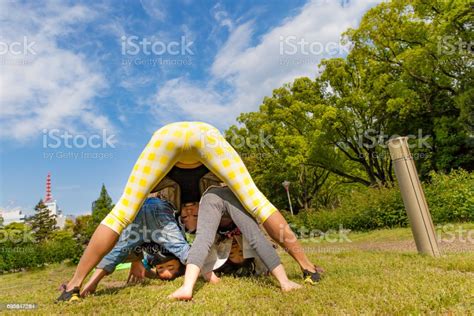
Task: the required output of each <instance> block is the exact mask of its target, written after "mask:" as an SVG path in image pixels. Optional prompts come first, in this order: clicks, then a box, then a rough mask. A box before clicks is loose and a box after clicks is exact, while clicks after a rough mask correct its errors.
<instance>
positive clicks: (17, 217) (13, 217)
mask: <svg viewBox="0 0 474 316" xmlns="http://www.w3.org/2000/svg"><path fill="white" fill-rule="evenodd" d="M0 216H1V217H2V218H3V225H4V226H5V225H8V224H11V223H24V222H25V214H23V212H22V211H21V210H10V211H7V210H0Z"/></svg>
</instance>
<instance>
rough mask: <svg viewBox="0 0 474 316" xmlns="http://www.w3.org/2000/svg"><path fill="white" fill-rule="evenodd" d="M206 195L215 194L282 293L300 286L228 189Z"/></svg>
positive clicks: (211, 191) (216, 190)
mask: <svg viewBox="0 0 474 316" xmlns="http://www.w3.org/2000/svg"><path fill="white" fill-rule="evenodd" d="M207 194H215V195H217V196H218V197H219V198H221V199H222V200H223V204H224V207H225V209H226V210H227V212H228V213H229V215H230V217H231V218H232V220H233V222H234V223H235V225H236V226H237V227H238V228H239V229H240V231H241V232H242V236H243V237H244V238H245V239H247V242H248V243H249V245H250V246H251V247H252V248H253V249H254V250H255V251H256V252H257V255H258V256H259V257H260V258H261V259H262V261H263V263H264V264H265V266H266V267H267V269H268V270H269V271H270V273H271V274H272V275H273V276H274V277H275V278H276V279H277V280H278V282H279V283H280V287H281V289H282V290H283V291H290V290H293V289H297V288H300V287H301V286H300V285H299V284H297V283H295V282H293V281H290V280H289V279H288V276H287V275H286V272H285V269H284V268H283V265H282V264H281V261H280V257H278V254H277V253H276V250H275V249H274V248H273V246H272V245H271V244H270V242H269V241H268V240H267V239H266V238H265V236H264V235H263V233H262V232H261V231H260V228H259V227H258V224H257V222H255V220H254V219H253V218H252V217H251V216H250V214H248V213H247V212H246V211H245V209H244V207H243V206H242V204H241V203H240V202H239V201H238V200H237V198H236V197H235V195H234V194H233V193H232V192H231V191H230V190H229V189H228V188H216V189H211V190H210V191H209V192H208V193H206V195H207Z"/></svg>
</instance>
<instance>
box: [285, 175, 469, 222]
mask: <svg viewBox="0 0 474 316" xmlns="http://www.w3.org/2000/svg"><path fill="white" fill-rule="evenodd" d="M472 188H474V174H473V173H468V172H466V171H464V170H457V171H453V172H452V173H451V174H449V175H446V174H436V173H432V174H431V182H430V183H426V184H424V185H423V189H424V191H425V196H426V199H427V201H428V206H429V207H430V211H431V214H432V217H433V221H434V223H435V224H442V223H447V222H463V221H474V190H473V189H472ZM286 218H287V219H288V222H289V223H290V224H292V226H293V227H295V228H296V231H297V230H298V228H302V227H305V228H306V229H309V230H316V229H317V230H321V231H327V230H329V229H339V227H340V226H341V225H342V227H344V228H345V229H351V230H359V231H365V230H371V229H378V228H390V227H403V226H407V225H408V218H407V215H406V212H405V207H404V205H403V201H402V198H401V195H400V191H399V189H398V187H393V188H381V189H380V188H361V189H358V190H355V191H354V192H352V193H351V194H350V195H349V196H347V197H345V198H344V199H342V201H341V204H340V206H339V207H338V208H336V209H321V210H318V211H315V210H310V211H307V212H300V213H299V214H298V215H296V216H289V215H287V216H286Z"/></svg>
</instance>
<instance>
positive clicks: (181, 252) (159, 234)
mask: <svg viewBox="0 0 474 316" xmlns="http://www.w3.org/2000/svg"><path fill="white" fill-rule="evenodd" d="M150 201H153V204H150V205H146V207H147V208H149V211H147V212H146V213H145V223H146V226H147V228H148V232H149V235H150V236H149V237H150V238H149V239H150V240H151V241H153V242H154V243H156V244H158V245H160V246H161V247H162V248H164V249H165V250H166V251H167V252H169V253H171V254H173V255H175V256H176V257H177V258H178V259H179V261H181V263H182V264H186V260H187V258H188V255H189V250H190V246H189V244H188V242H187V241H186V237H185V235H184V234H183V232H182V231H181V229H180V228H179V226H178V223H177V222H176V219H175V217H174V210H173V207H172V206H171V204H170V203H168V202H166V201H163V200H160V199H151V200H150Z"/></svg>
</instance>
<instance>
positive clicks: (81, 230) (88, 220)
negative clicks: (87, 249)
mask: <svg viewBox="0 0 474 316" xmlns="http://www.w3.org/2000/svg"><path fill="white" fill-rule="evenodd" d="M94 229H95V226H94V224H93V223H92V215H82V216H78V217H76V222H75V224H74V228H73V233H74V238H76V240H77V241H78V242H79V243H80V244H81V245H84V244H87V243H88V242H89V239H90V238H91V236H92V233H93V232H94Z"/></svg>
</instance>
